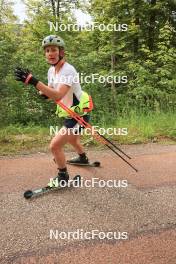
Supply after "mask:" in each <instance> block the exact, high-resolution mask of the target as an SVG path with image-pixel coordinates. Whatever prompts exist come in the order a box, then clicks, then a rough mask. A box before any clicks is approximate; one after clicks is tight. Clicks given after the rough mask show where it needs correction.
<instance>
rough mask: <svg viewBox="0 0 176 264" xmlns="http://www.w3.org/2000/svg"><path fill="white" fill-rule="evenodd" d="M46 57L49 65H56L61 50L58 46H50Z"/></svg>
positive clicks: (47, 48) (46, 49) (46, 51)
mask: <svg viewBox="0 0 176 264" xmlns="http://www.w3.org/2000/svg"><path fill="white" fill-rule="evenodd" d="M45 57H46V59H47V61H48V63H49V64H55V63H57V62H58V60H59V48H58V47H57V46H48V47H46V48H45Z"/></svg>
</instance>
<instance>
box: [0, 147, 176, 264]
mask: <svg viewBox="0 0 176 264" xmlns="http://www.w3.org/2000/svg"><path fill="white" fill-rule="evenodd" d="M123 149H124V150H125V151H126V152H127V153H128V154H130V155H131V156H132V157H133V159H132V160H131V162H132V163H133V165H135V166H136V167H137V168H138V169H139V172H138V173H136V172H135V171H133V170H132V169H131V168H130V167H128V166H127V165H126V164H125V163H124V162H123V161H121V160H120V159H119V158H116V156H115V155H114V154H113V153H111V152H109V151H99V152H98V151H95V152H94V151H89V152H88V154H89V157H90V158H91V160H93V161H95V160H99V161H101V164H102V166H101V168H85V167H84V168H83V167H79V168H77V167H73V166H69V172H70V175H71V176H72V177H73V176H75V175H76V174H80V175H81V176H82V177H83V179H84V181H85V180H86V179H87V180H90V179H92V178H98V179H101V180H104V181H106V182H107V181H108V180H116V186H117V183H118V184H119V187H111V188H108V187H107V186H106V187H98V186H97V185H96V186H95V187H92V188H90V187H89V188H88V187H85V186H84V187H80V188H67V189H63V190H59V191H56V192H52V193H49V194H46V195H43V196H40V197H38V198H33V199H31V200H25V199H24V198H23V193H24V191H25V190H27V189H34V188H36V187H41V186H45V185H46V183H47V182H48V180H49V178H51V177H53V176H55V175H56V165H55V164H54V163H53V162H52V157H51V155H48V154H44V153H38V154H35V155H26V156H16V157H1V158H0V179H1V181H0V190H1V191H0V209H1V210H0V223H1V226H0V236H1V240H0V263H1V264H4V263H7V264H8V263H9V264H10V263H14V264H17V263H18V264H19V263H20V264H21V263H25V264H29V263H30V264H36V263H39V264H40V263H44V264H45V263H47V264H56V263H58V264H60V263H64V264H67V263H71V264H72V263H73V264H74V263H75V264H82V263H85V264H86V263H93V264H94V263H100V264H143V263H145V264H176V202H175V201H176V145H170V146H162V145H157V144H148V145H135V146H123ZM73 155H74V154H73V153H67V157H68V158H70V157H72V156H73ZM122 182H123V183H124V182H126V183H128V185H127V187H122V186H120V185H123V184H122ZM93 230H94V231H95V230H96V232H101V234H105V235H106V234H107V233H108V232H110V231H111V232H112V233H113V234H116V237H114V239H107V238H104V239H101V238H102V237H101V238H99V237H98V236H95V238H94V239H86V238H85V237H78V236H77V237H76V235H75V237H74V238H73V236H72V235H73V233H71V232H77V234H78V232H79V233H81V232H82V234H85V232H92V231H93ZM51 231H52V232H51ZM60 232H62V235H63V232H64V235H63V236H67V237H66V238H65V239H61V238H60V237H59V236H58V237H57V235H56V234H59V233H60ZM112 233H111V234H112ZM51 234H52V235H51ZM53 234H55V235H53ZM69 234H70V239H68V236H69ZM124 234H125V236H123V235H124ZM62 238H63V237H62Z"/></svg>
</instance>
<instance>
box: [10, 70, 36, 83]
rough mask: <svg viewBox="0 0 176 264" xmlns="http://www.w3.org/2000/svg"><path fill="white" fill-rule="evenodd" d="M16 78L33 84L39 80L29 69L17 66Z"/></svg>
mask: <svg viewBox="0 0 176 264" xmlns="http://www.w3.org/2000/svg"><path fill="white" fill-rule="evenodd" d="M14 75H15V80H17V81H20V82H23V83H25V84H32V85H34V86H36V85H37V83H38V82H39V81H38V80H37V79H36V78H35V77H34V76H32V74H31V72H30V71H29V70H28V69H22V68H20V67H17V68H16V69H15V71H14Z"/></svg>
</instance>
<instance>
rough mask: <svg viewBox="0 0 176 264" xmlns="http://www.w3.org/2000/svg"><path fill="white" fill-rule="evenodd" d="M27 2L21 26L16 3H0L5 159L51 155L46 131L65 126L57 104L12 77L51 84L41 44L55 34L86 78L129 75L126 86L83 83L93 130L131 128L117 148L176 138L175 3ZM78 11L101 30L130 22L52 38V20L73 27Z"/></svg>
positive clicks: (0, 135) (0, 143)
mask: <svg viewBox="0 0 176 264" xmlns="http://www.w3.org/2000/svg"><path fill="white" fill-rule="evenodd" d="M25 3H26V8H27V14H28V18H27V19H26V20H25V21H24V23H23V24H19V21H18V20H17V17H15V15H14V14H13V9H12V5H13V4H12V1H8V0H3V1H1V3H0V7H1V8H0V31H1V35H0V44H1V45H0V94H1V95H0V124H1V125H0V127H1V131H0V147H1V154H9V153H16V152H21V151H22V152H23V151H24V152H25V151H26V152H27V151H29V150H30V151H33V150H34V151H35V149H36V151H37V150H39V149H44V150H46V149H47V148H46V145H47V144H48V142H49V140H50V137H49V133H48V127H49V125H50V124H57V125H58V124H60V123H59V122H60V121H58V118H57V117H56V116H55V105H54V103H53V102H46V101H44V100H43V99H42V98H40V97H39V95H38V92H37V91H36V90H35V89H34V88H33V87H30V86H28V87H24V85H22V84H19V83H17V82H16V81H15V80H14V76H13V70H14V68H15V67H16V66H22V67H25V68H29V69H30V70H31V71H32V72H33V73H34V75H35V76H36V77H38V78H39V79H40V80H41V81H43V82H45V83H47V70H48V65H47V64H46V62H45V58H44V56H43V50H42V48H41V41H42V39H43V38H44V37H45V36H46V35H49V34H57V33H58V35H60V36H61V37H63V38H64V40H65V42H66V47H67V48H66V58H67V60H68V62H70V63H71V64H73V65H74V66H75V67H76V69H77V70H78V72H80V73H84V76H85V75H91V74H95V73H97V74H99V75H103V76H109V75H112V76H117V77H118V76H121V77H122V76H127V82H124V83H122V82H121V83H115V82H111V83H108V82H105V83H103V84H102V83H100V82H98V81H95V83H93V84H92V83H90V84H86V83H82V87H83V89H84V90H86V91H87V92H89V93H90V94H91V95H92V97H93V101H94V104H95V109H94V111H93V113H92V124H93V125H99V126H100V127H127V128H128V136H124V137H122V136H114V138H113V139H114V140H118V142H120V143H141V142H147V141H153V142H156V141H158V140H159V141H160V140H161V139H163V138H164V139H167V142H168V140H169V139H171V140H173V139H174V137H175V129H176V128H175V123H176V122H175V101H176V67H175V61H176V53H175V48H176V35H175V31H176V15H175V14H176V2H175V1H170V0H166V1H163V0H162V1H159V0H150V1H149V0H142V1H139V0H135V1H134V0H128V1H123V0H108V1H101V0H91V1H81V0H80V1H79V0H77V1H62V0H61V1H58V0H54V1H50V0H49V1H42V0H26V1H25ZM58 3H59V4H60V6H59V8H57V5H58ZM75 8H80V9H82V10H83V11H84V12H87V13H89V14H90V15H91V16H92V21H94V22H96V23H97V24H105V25H108V24H116V25H120V24H121V25H122V24H125V25H127V27H128V30H127V31H100V30H99V29H98V28H96V29H95V30H94V31H86V30H80V31H60V32H55V31H54V29H53V31H52V32H50V28H49V24H48V21H51V22H53V23H54V24H56V23H57V22H58V23H59V24H61V23H63V24H66V25H67V24H74V23H75V22H76V19H75V17H74V9H75ZM65 10H67V12H65ZM31 124H32V125H31ZM86 140H87V139H86Z"/></svg>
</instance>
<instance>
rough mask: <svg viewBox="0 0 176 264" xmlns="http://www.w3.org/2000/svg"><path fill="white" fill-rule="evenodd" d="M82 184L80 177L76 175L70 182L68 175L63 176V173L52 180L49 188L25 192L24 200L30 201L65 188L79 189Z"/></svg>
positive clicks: (48, 185)
mask: <svg viewBox="0 0 176 264" xmlns="http://www.w3.org/2000/svg"><path fill="white" fill-rule="evenodd" d="M80 182H81V176H80V175H76V176H75V177H74V178H73V179H72V180H69V176H68V173H67V175H64V176H63V175H62V173H59V174H58V176H57V177H55V178H54V179H52V178H51V179H50V182H49V183H48V184H47V186H45V187H43V188H39V189H35V190H27V191H25V192H24V198H26V199H30V198H33V197H36V196H39V195H42V194H45V193H49V192H52V191H57V190H60V189H63V188H65V187H72V186H73V187H79V184H80Z"/></svg>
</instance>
